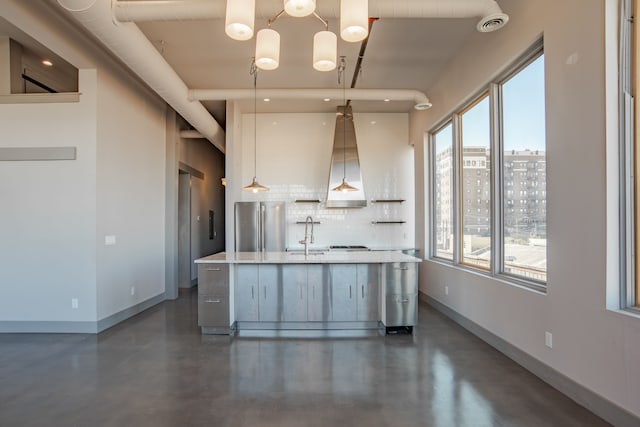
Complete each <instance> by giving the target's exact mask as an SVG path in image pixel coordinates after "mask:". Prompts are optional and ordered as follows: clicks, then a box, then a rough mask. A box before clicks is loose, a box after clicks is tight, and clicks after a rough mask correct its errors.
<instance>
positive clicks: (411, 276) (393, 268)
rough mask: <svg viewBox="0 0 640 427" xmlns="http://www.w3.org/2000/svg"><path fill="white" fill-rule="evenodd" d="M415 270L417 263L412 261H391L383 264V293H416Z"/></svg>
mask: <svg viewBox="0 0 640 427" xmlns="http://www.w3.org/2000/svg"><path fill="white" fill-rule="evenodd" d="M417 270H418V269H417V265H416V263H414V262H392V263H388V264H385V265H384V271H385V273H384V276H385V277H384V283H385V295H396V294H414V293H417V292H418V280H417V279H418V275H417Z"/></svg>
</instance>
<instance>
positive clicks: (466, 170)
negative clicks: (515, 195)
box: [460, 95, 491, 269]
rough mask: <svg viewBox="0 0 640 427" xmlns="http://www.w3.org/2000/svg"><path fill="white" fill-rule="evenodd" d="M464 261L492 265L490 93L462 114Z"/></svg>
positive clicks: (486, 267) (486, 265) (479, 265)
mask: <svg viewBox="0 0 640 427" xmlns="http://www.w3.org/2000/svg"><path fill="white" fill-rule="evenodd" d="M460 129H461V142H462V165H461V170H462V176H461V184H462V191H461V194H460V198H461V203H460V206H461V209H460V213H461V217H462V242H461V243H462V263H464V264H469V265H474V266H477V267H480V268H484V269H489V267H490V265H491V214H490V210H491V191H490V187H491V176H490V171H491V162H490V154H491V144H490V140H491V119H490V116H489V96H488V95H485V96H483V97H481V98H480V99H479V100H478V101H477V102H475V103H474V104H473V105H471V106H470V107H469V108H467V109H466V110H465V111H463V112H462V113H461V114H460Z"/></svg>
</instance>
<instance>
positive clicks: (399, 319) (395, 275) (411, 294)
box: [382, 262, 418, 328]
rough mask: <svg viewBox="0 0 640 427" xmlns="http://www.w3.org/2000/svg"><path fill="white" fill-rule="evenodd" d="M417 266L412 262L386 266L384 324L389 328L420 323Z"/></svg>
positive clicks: (384, 277) (384, 275) (384, 269)
mask: <svg viewBox="0 0 640 427" xmlns="http://www.w3.org/2000/svg"><path fill="white" fill-rule="evenodd" d="M417 270H418V269H417V265H416V264H415V263H410V262H407V263H405V262H396V263H388V264H384V267H383V286H384V291H383V298H382V303H383V304H384V308H383V310H382V312H383V316H382V323H383V324H384V325H385V326H386V327H387V328H389V327H396V326H415V325H416V323H417V321H418V274H417Z"/></svg>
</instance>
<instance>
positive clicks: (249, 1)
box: [224, 0, 256, 41]
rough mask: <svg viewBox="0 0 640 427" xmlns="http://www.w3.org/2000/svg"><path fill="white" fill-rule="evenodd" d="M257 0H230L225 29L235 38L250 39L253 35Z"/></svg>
mask: <svg viewBox="0 0 640 427" xmlns="http://www.w3.org/2000/svg"><path fill="white" fill-rule="evenodd" d="M255 9H256V2H255V0H228V1H227V11H226V14H225V20H224V31H225V33H227V35H228V36H229V37H231V38H232V39H234V40H241V41H243V40H249V39H250V38H251V37H253V23H254V16H255Z"/></svg>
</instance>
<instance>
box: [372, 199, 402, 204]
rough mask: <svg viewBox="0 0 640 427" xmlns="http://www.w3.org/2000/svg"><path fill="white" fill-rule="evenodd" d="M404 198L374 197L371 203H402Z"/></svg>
mask: <svg viewBox="0 0 640 427" xmlns="http://www.w3.org/2000/svg"><path fill="white" fill-rule="evenodd" d="M404 201H405V200H404V199H372V200H371V203H402V202H404Z"/></svg>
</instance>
